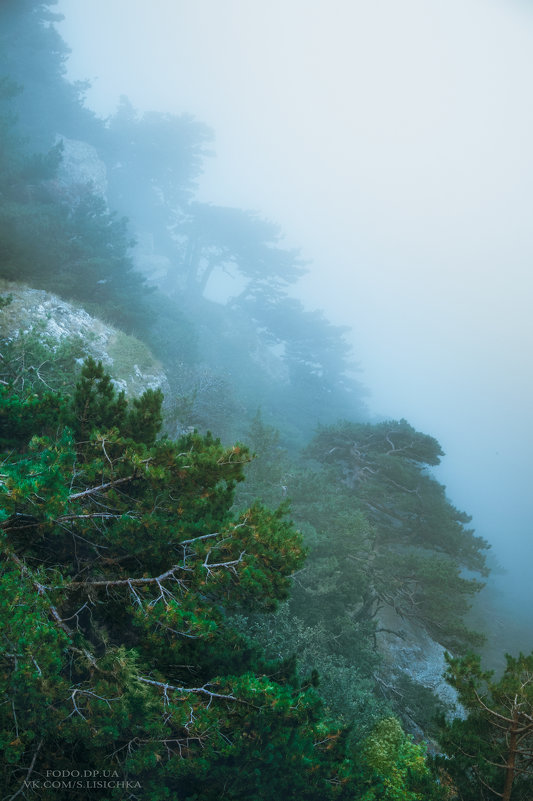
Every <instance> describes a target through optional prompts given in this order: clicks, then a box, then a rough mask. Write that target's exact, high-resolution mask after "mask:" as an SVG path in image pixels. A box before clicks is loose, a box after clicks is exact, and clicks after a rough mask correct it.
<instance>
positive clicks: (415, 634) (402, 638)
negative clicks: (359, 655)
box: [377, 609, 462, 714]
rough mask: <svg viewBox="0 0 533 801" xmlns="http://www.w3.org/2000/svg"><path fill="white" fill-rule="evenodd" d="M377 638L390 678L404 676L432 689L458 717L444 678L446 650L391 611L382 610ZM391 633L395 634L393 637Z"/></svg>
mask: <svg viewBox="0 0 533 801" xmlns="http://www.w3.org/2000/svg"><path fill="white" fill-rule="evenodd" d="M380 628H382V629H386V630H387V631H380V632H379V634H378V635H377V636H378V638H379V640H378V642H379V648H380V652H381V654H382V655H383V658H384V661H385V664H386V665H387V667H388V670H389V671H390V674H391V676H392V677H393V678H394V676H397V677H398V676H401V674H402V673H403V674H405V675H407V676H408V677H409V678H411V679H412V680H413V681H415V682H416V683H417V684H421V685H422V686H423V687H427V688H428V689H430V690H432V691H433V692H434V693H435V695H436V696H437V697H438V698H440V700H441V701H443V702H444V704H446V706H447V707H449V708H451V709H452V710H455V713H456V714H461V711H462V710H461V709H460V707H459V705H458V703H457V693H456V691H455V690H454V688H453V687H450V685H449V684H447V683H446V681H445V680H444V678H443V674H444V671H445V670H446V661H445V659H444V653H445V651H446V649H445V648H444V647H443V646H442V645H441V644H440V643H438V642H436V641H435V640H433V639H432V638H431V637H430V636H429V634H428V633H427V631H425V629H424V628H423V627H422V626H420V625H418V624H416V623H415V622H414V621H411V620H405V619H402V618H400V617H399V616H398V615H397V614H396V613H395V612H394V611H392V610H391V609H387V610H383V611H382V613H381V616H380V623H379V625H378V631H379V629H380ZM391 632H397V634H393V633H391Z"/></svg>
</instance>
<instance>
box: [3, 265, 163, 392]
mask: <svg viewBox="0 0 533 801" xmlns="http://www.w3.org/2000/svg"><path fill="white" fill-rule="evenodd" d="M0 340H1V342H2V349H1V353H2V362H1V368H2V373H3V376H2V377H3V380H6V379H7V380H8V381H9V380H13V379H14V378H15V377H16V376H19V374H20V373H21V370H22V371H23V374H24V371H26V373H27V380H28V382H30V384H31V383H32V382H33V383H35V384H36V385H37V384H38V383H39V381H41V382H42V383H43V384H44V385H46V386H47V387H48V388H51V389H55V390H60V389H62V388H63V387H64V386H65V385H66V384H67V383H70V382H71V381H75V380H76V376H77V373H78V372H79V367H80V365H81V364H82V362H83V361H84V359H86V358H87V356H92V357H93V358H94V359H96V360H98V361H101V362H102V363H103V364H104V365H105V367H106V369H107V370H108V371H109V372H110V373H111V374H112V375H113V377H114V379H115V382H116V385H117V388H118V389H121V390H124V391H125V392H126V394H127V395H129V396H130V397H136V396H138V395H141V394H142V393H143V392H144V390H146V389H149V388H151V389H157V388H161V389H162V390H163V392H165V391H166V390H167V388H168V387H167V378H166V375H165V373H164V371H163V368H162V366H161V364H160V363H159V362H158V361H157V360H156V359H155V358H154V356H153V355H152V353H151V352H150V350H149V348H148V347H147V346H146V345H145V344H144V343H142V342H141V341H140V340H138V339H135V337H132V336H129V335H128V334H125V333H124V332H123V331H119V330H118V329H116V328H113V327H112V326H110V325H107V324H106V323H103V322H102V321H101V320H98V319H97V318H96V317H92V316H91V315H90V314H88V313H87V312H86V311H85V310H84V309H82V308H81V307H80V306H78V305H76V304H74V303H69V302H67V301H65V300H62V299H61V298H59V297H57V295H53V294H51V293H50V292H45V291H44V290H41V289H33V288H31V287H28V286H26V285H24V284H18V283H14V282H11V281H5V280H3V279H0ZM37 388H38V387H37V386H36V389H37Z"/></svg>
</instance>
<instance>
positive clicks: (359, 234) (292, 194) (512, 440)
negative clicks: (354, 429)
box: [58, 0, 533, 607]
mask: <svg viewBox="0 0 533 801" xmlns="http://www.w3.org/2000/svg"><path fill="white" fill-rule="evenodd" d="M58 10H59V11H61V12H62V13H63V14H64V15H65V20H64V22H62V23H61V24H60V25H59V30H60V32H61V34H62V36H63V37H64V38H65V40H66V41H67V43H68V44H69V45H70V46H71V48H72V51H73V52H72V56H71V58H70V60H69V62H68V69H69V73H68V75H69V77H70V78H71V79H81V80H83V79H89V80H90V81H91V88H90V89H89V90H88V94H87V100H88V104H89V105H90V106H91V107H92V108H94V109H95V110H96V111H97V113H99V114H103V115H106V114H110V113H112V112H113V111H114V109H115V108H116V105H117V103H118V101H119V97H120V96H121V95H127V96H128V98H129V99H130V100H131V102H132V103H133V105H134V106H135V107H137V108H139V109H140V110H146V109H157V110H160V111H171V112H173V113H183V112H186V113H190V114H192V115H194V116H195V117H196V118H197V119H199V120H201V121H202V122H205V123H207V124H208V125H209V126H210V127H211V128H212V129H213V130H214V134H215V145H214V150H215V151H216V156H215V157H214V158H212V159H210V160H209V161H208V162H207V163H206V167H205V172H204V175H203V177H202V179H201V182H200V197H201V198H202V199H203V200H205V201H209V202H215V203H221V204H224V205H235V206H237V205H239V206H241V207H243V208H250V209H255V210H258V211H259V212H260V213H261V214H262V215H264V216H266V217H268V218H270V219H273V220H275V221H276V222H278V223H280V224H281V226H282V227H283V230H284V232H285V234H286V237H287V242H288V244H289V245H290V246H291V247H298V248H300V249H301V251H302V254H303V256H304V258H305V259H307V260H308V262H309V264H308V267H309V273H308V274H307V276H305V277H304V278H303V279H302V280H301V281H300V283H299V284H298V286H297V288H296V290H295V291H296V292H297V293H298V295H299V297H300V298H302V299H304V301H305V302H306V304H307V305H308V306H309V307H310V308H314V307H317V306H318V307H320V308H323V309H324V310H325V312H326V314H327V316H328V317H329V318H330V319H331V320H332V321H333V322H334V323H337V324H345V325H349V326H350V327H351V329H352V334H351V340H352V343H353V347H354V353H355V356H356V359H357V361H358V363H359V366H360V368H361V370H362V373H361V380H362V381H363V383H364V384H365V385H366V386H367V387H368V389H369V390H370V398H369V406H370V410H371V413H373V414H374V415H376V416H378V417H379V416H380V415H384V416H394V417H396V418H399V417H406V418H407V419H408V420H409V421H411V422H412V423H413V424H414V425H416V426H417V427H419V428H421V429H422V430H427V431H430V432H431V433H432V434H434V435H435V436H437V437H438V439H439V440H440V441H441V443H442V445H443V448H444V450H445V452H446V458H445V460H444V464H443V465H442V466H441V467H440V468H439V469H438V472H437V475H438V476H439V478H440V480H441V481H443V483H445V484H446V485H447V488H448V493H449V495H450V497H451V498H452V500H453V502H454V503H455V504H456V505H457V506H458V507H459V508H464V509H466V510H468V511H469V512H470V513H471V514H473V517H474V520H473V525H475V526H476V528H477V530H478V532H479V533H480V534H482V535H483V536H485V537H486V538H487V539H489V541H490V542H491V543H493V545H494V555H495V557H496V559H497V561H498V562H500V563H501V564H502V565H503V566H504V567H505V568H506V570H507V571H508V573H507V576H506V577H505V578H500V579H498V580H499V581H500V583H501V587H502V591H503V592H504V594H505V595H506V596H507V598H508V599H511V600H512V602H513V603H515V602H516V601H519V600H522V601H523V602H527V601H531V600H533V595H532V589H531V583H530V581H529V572H530V565H531V557H532V555H533V552H532V545H531V540H532V538H531V520H532V519H533V500H532V495H531V492H530V481H531V472H530V451H531V446H532V445H533V442H532V441H531V434H530V424H529V415H530V410H531V408H532V405H533V380H532V379H533V376H532V370H531V361H530V352H531V345H532V344H533V326H532V323H531V297H532V278H531V259H532V257H533V238H532V235H531V225H530V220H531V213H532V211H533V189H532V187H533V184H532V177H533V156H532V155H531V148H530V142H531V135H532V133H533V110H532V107H531V104H530V103H528V102H527V97H528V93H529V83H530V76H531V71H532V69H533V55H532V53H533V15H532V14H531V10H530V9H529V8H528V7H527V5H526V4H520V3H508V2H503V0H500V2H494V1H493V2H488V3H487V2H481V0H468V2H464V1H462V2H458V1H457V0H452V2H446V3H444V2H434V3H430V4H428V3H425V2H422V0H409V1H408V2H407V3H402V4H401V5H398V4H396V3H394V2H386V3H380V4H368V3H363V2H355V3H353V2H348V0H336V2H335V3H333V4H331V3H328V4H327V5H326V4H325V3H324V2H315V1H314V2H303V1H302V0H292V2H290V3H284V2H281V1H280V0H276V1H275V2H272V3H268V4H259V3H248V2H244V0H227V2H224V3H219V2H216V0H199V2H195V3H186V2H178V3H176V2H170V1H166V0H159V2H158V6H157V13H156V14H154V13H152V9H151V8H149V7H148V6H146V4H144V3H141V2H131V1H126V0H113V2H112V3H108V2H103V0H94V1H93V2H91V3H78V2H73V0H62V1H61V2H60V3H59V6H58ZM208 289H209V293H210V296H211V297H212V298H213V299H216V296H217V292H219V293H223V295H224V296H225V297H227V296H228V295H231V292H232V285H231V279H229V283H228V279H225V280H224V282H222V283H221V284H220V285H218V284H216V282H214V283H213V284H212V286H210V287H209V288H208ZM237 291H238V288H237V289H236V290H235V292H237ZM209 293H208V294H209ZM221 296H222V295H221ZM526 555H527V558H526ZM526 607H527V603H526Z"/></svg>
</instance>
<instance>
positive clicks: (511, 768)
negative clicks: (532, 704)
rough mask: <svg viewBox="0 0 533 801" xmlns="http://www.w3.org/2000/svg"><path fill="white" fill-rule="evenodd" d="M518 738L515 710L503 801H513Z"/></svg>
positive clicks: (515, 711)
mask: <svg viewBox="0 0 533 801" xmlns="http://www.w3.org/2000/svg"><path fill="white" fill-rule="evenodd" d="M517 737H518V710H516V709H515V710H513V724H512V726H511V730H510V732H509V756H508V757H507V765H506V769H505V784H504V787H503V795H502V799H503V801H511V792H512V789H513V782H514V775H515V765H516V747H517Z"/></svg>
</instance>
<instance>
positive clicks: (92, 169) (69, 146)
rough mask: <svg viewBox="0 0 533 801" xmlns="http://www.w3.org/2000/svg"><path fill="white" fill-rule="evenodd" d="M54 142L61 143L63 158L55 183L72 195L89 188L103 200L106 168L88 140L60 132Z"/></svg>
mask: <svg viewBox="0 0 533 801" xmlns="http://www.w3.org/2000/svg"><path fill="white" fill-rule="evenodd" d="M56 142H62V143H63V158H62V161H61V163H60V165H59V168H58V171H57V177H56V184H57V185H58V186H59V187H60V188H61V189H62V190H63V191H64V192H67V193H68V194H71V195H73V196H75V195H77V196H81V195H83V194H84V192H85V191H86V190H87V188H90V189H91V191H92V192H94V193H95V194H97V195H100V197H102V198H104V200H105V199H106V198H107V169H106V166H105V164H104V162H103V161H102V160H101V159H100V157H99V156H98V152H97V150H96V148H94V147H93V146H92V145H90V144H88V142H80V141H78V140H77V139H67V138H66V137H64V136H61V135H60V134H58V135H57V137H56Z"/></svg>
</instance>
